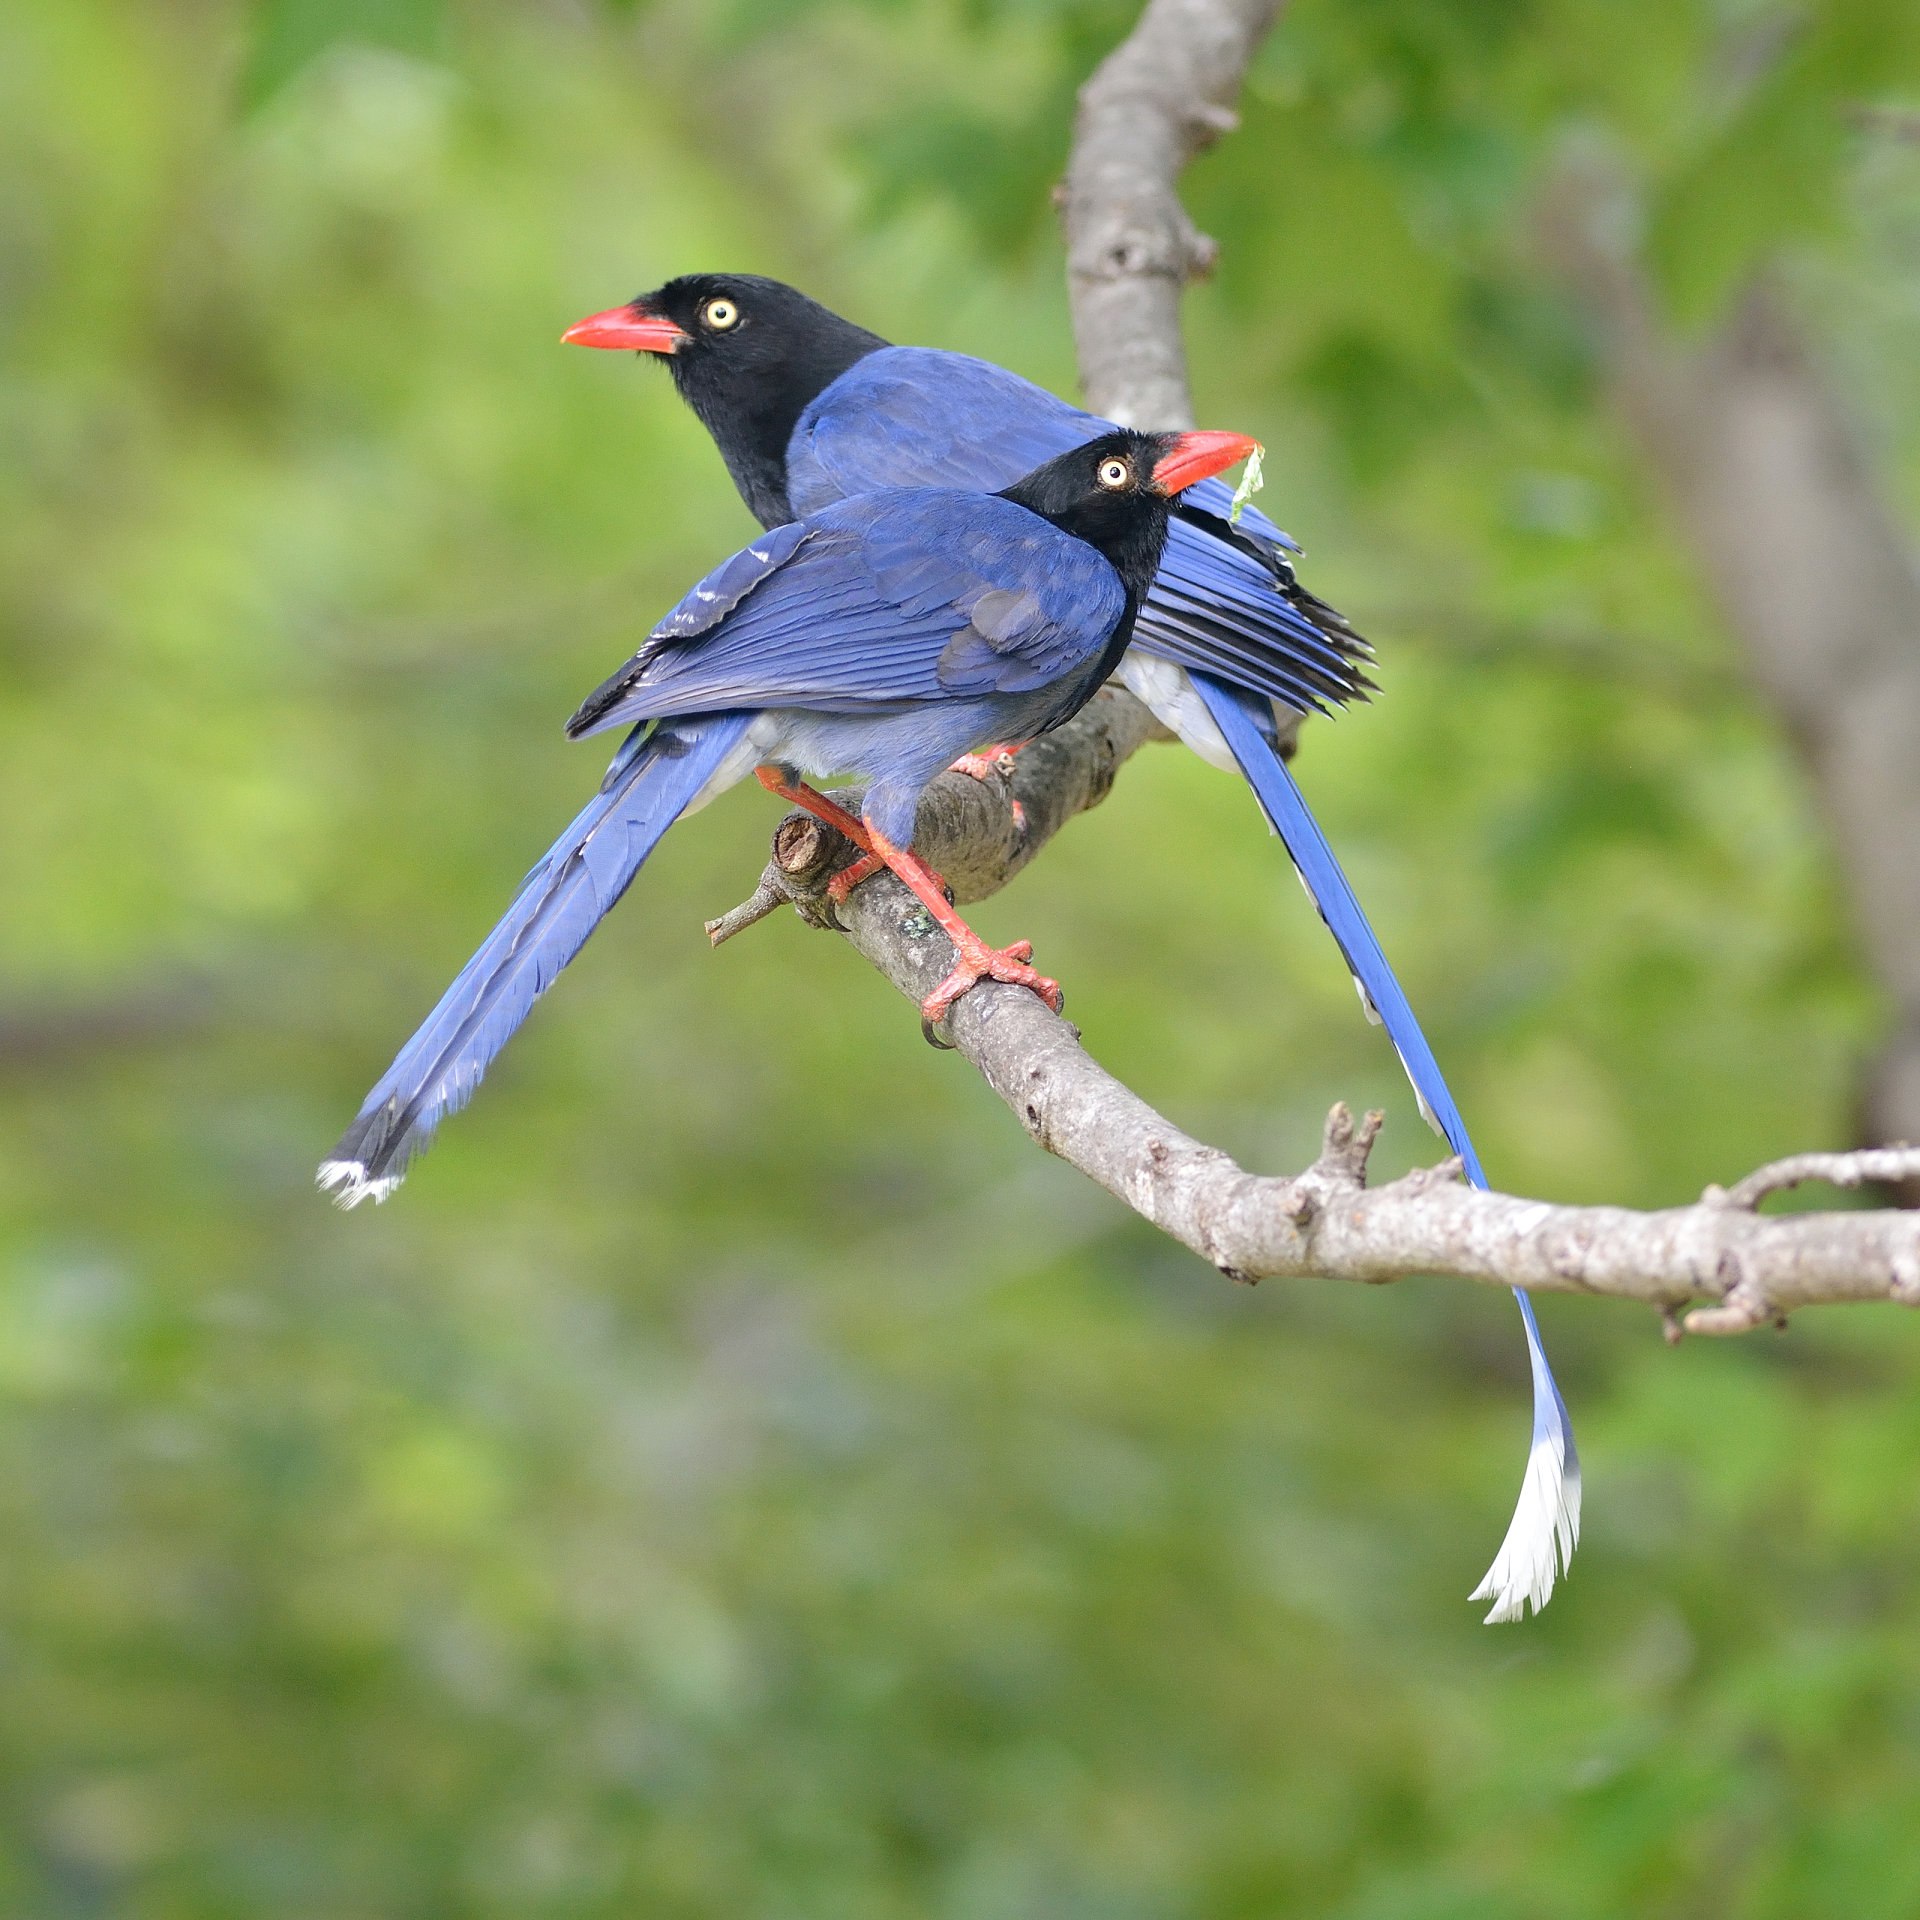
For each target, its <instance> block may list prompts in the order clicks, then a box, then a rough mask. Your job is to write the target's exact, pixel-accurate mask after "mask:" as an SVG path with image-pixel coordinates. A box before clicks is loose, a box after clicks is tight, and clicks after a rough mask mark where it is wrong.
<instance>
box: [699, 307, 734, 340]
mask: <svg viewBox="0 0 1920 1920" xmlns="http://www.w3.org/2000/svg"><path fill="white" fill-rule="evenodd" d="M700 318H701V319H702V320H704V321H705V322H706V324H707V325H708V326H710V327H711V328H712V329H713V330H714V332H715V333H725V332H726V330H727V329H728V328H729V327H731V326H733V325H734V324H735V323H736V322H737V321H738V320H739V318H740V309H739V308H738V307H736V306H735V305H734V304H733V302H732V301H731V300H709V301H708V302H707V304H706V305H705V306H704V307H702V308H701V309H700Z"/></svg>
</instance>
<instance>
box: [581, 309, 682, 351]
mask: <svg viewBox="0 0 1920 1920" xmlns="http://www.w3.org/2000/svg"><path fill="white" fill-rule="evenodd" d="M687 337H688V336H687V335H686V334H685V333H684V332H683V331H682V330H681V329H680V328H679V327H676V326H675V325H674V324H673V322H672V321H671V320H669V319H668V318H667V317H666V315H665V314H660V313H645V312H642V311H641V310H640V309H639V308H637V307H633V306H625V307H609V308H608V309H607V310H606V312H605V313H590V314H588V315H587V317H586V318H585V319H584V320H576V321H575V322H574V323H573V325H572V326H570V327H569V328H568V329H567V330H566V332H565V333H563V334H562V335H561V336H560V338H561V341H562V342H563V343H564V344H565V345H567V346H570V347H615V348H618V347H625V348H628V349H630V350H631V351H633V352H636V353H675V352H677V351H678V350H679V347H680V343H681V342H682V341H683V340H685V339H686V338H687Z"/></svg>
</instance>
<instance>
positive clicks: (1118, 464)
mask: <svg viewBox="0 0 1920 1920" xmlns="http://www.w3.org/2000/svg"><path fill="white" fill-rule="evenodd" d="M1095 477H1096V478H1097V479H1098V480H1099V482H1100V484H1101V485H1102V486H1103V487H1124V486H1125V485H1126V484H1127V482H1128V481H1129V480H1130V479H1131V478H1132V477H1133V469H1132V468H1131V467H1129V466H1128V465H1127V463H1126V462H1125V461H1124V460H1102V461H1101V462H1100V470H1099V473H1098V474H1097V475H1096V476H1095Z"/></svg>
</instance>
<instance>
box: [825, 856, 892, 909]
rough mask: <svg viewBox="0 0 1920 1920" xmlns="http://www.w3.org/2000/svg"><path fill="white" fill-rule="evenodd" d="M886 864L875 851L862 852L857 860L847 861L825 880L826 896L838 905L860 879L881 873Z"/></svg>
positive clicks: (868, 878)
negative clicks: (830, 877)
mask: <svg viewBox="0 0 1920 1920" xmlns="http://www.w3.org/2000/svg"><path fill="white" fill-rule="evenodd" d="M886 865H887V863H886V862H885V861H884V860H882V859H881V858H880V856H879V855H878V854H877V853H863V854H862V855H861V856H860V858H859V859H858V860H850V861H848V863H847V864H846V865H845V866H844V867H842V868H841V869H840V871H839V872H838V873H836V874H835V875H834V876H833V878H832V879H831V880H829V881H828V882H827V898H828V899H829V900H831V901H832V902H833V903H834V904H835V905H836V906H838V905H839V904H840V903H841V902H842V901H844V900H845V899H846V897H847V895H848V894H850V893H851V892H852V891H853V890H854V888H855V887H857V886H858V885H859V884H860V882H861V881H862V880H871V879H872V878H873V876H874V875H875V874H876V873H883V872H884V871H885V870H886Z"/></svg>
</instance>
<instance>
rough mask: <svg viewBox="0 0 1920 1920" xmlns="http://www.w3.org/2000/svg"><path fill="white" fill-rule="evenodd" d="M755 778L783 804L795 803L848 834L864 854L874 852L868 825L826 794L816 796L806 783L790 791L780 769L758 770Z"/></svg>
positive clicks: (818, 818)
mask: <svg viewBox="0 0 1920 1920" xmlns="http://www.w3.org/2000/svg"><path fill="white" fill-rule="evenodd" d="M754 777H755V778H756V779H757V780H758V781H759V782H760V784H761V785H762V786H763V787H765V788H766V790H767V791H768V792H769V793H777V794H778V795H779V796H780V798H781V799H782V800H791V801H792V802H793V804H794V805H795V806H796V807H804V808H806V810H807V811H808V812H809V813H810V814H812V815H813V817H814V818H815V819H816V820H824V821H825V822H826V823H827V825H828V826H830V827H833V828H835V829H836V830H837V831H839V832H841V833H844V834H845V835H846V836H847V838H848V839H849V840H851V841H852V842H853V844H854V845H855V846H856V847H858V848H859V849H860V850H861V852H862V853H871V852H872V851H873V842H872V841H871V840H870V839H869V838H868V837H867V829H866V827H865V825H864V824H863V823H862V822H860V821H858V820H856V819H855V818H854V817H853V815H852V814H850V813H849V812H848V811H847V810H846V808H845V807H837V806H835V805H834V803H833V802H832V801H831V800H829V799H828V798H827V796H826V795H825V794H824V793H815V792H814V790H813V789H812V788H811V787H810V786H808V785H807V783H806V782H805V781H804V780H803V781H801V782H800V783H799V784H798V785H797V786H791V787H790V786H788V785H787V783H786V781H785V780H784V779H783V778H782V777H781V774H780V769H779V768H778V767H756V768H755V769H754Z"/></svg>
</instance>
